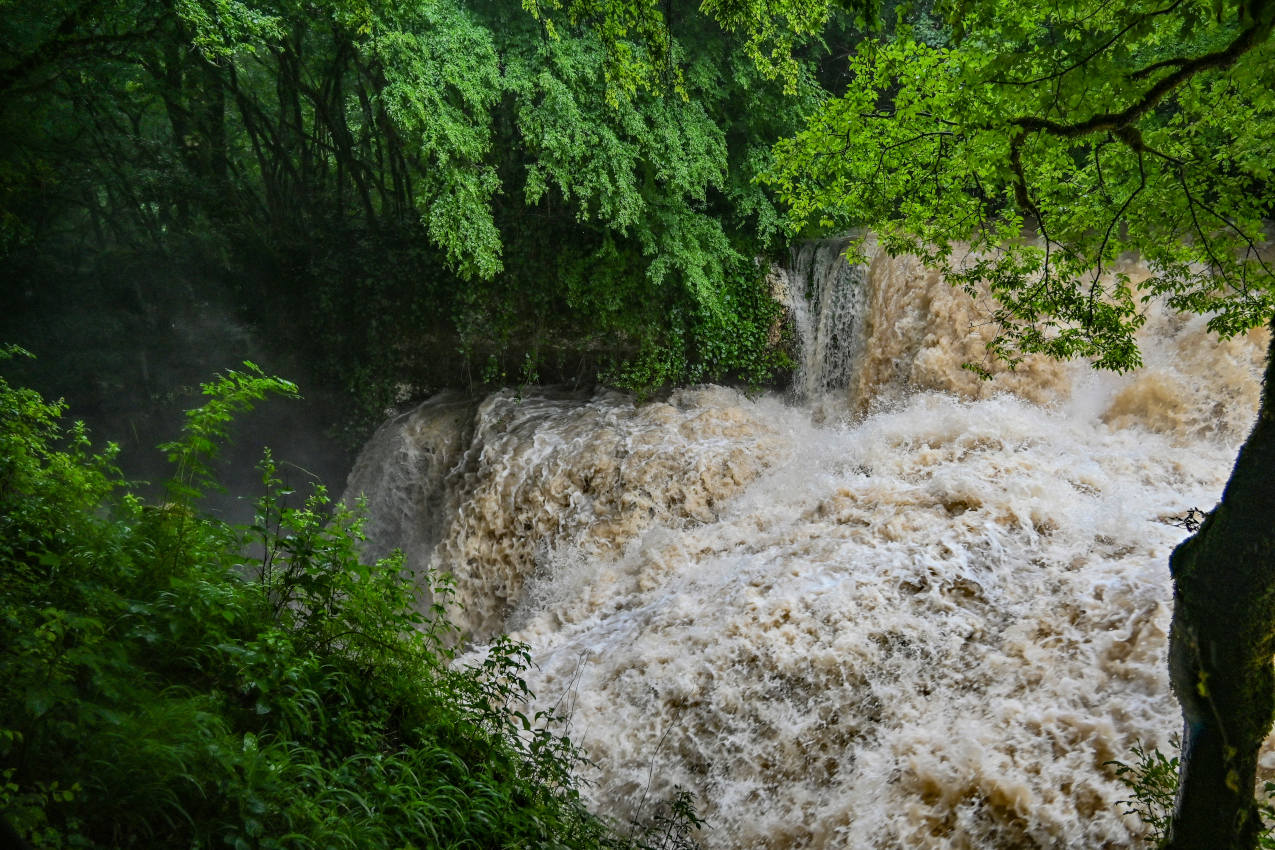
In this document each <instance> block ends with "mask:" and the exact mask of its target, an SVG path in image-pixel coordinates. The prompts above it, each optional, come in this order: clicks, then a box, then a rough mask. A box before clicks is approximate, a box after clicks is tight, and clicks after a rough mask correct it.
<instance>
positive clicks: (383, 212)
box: [0, 1, 847, 445]
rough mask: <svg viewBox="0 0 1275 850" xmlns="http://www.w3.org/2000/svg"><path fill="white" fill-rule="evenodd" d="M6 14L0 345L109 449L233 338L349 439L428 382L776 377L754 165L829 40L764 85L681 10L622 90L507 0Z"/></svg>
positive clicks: (764, 228)
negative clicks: (331, 401) (660, 47)
mask: <svg viewBox="0 0 1275 850" xmlns="http://www.w3.org/2000/svg"><path fill="white" fill-rule="evenodd" d="M2 13H3V16H4V19H3V22H2V26H3V30H4V32H5V35H6V38H5V42H6V48H5V50H6V57H5V59H4V61H3V82H2V83H0V85H2V86H3V92H4V94H3V104H2V107H0V108H2V110H3V114H2V115H0V122H3V133H2V134H0V135H3V143H2V144H3V150H0V161H3V175H4V177H3V184H2V186H3V211H4V213H3V214H4V219H3V221H4V225H3V226H4V231H3V233H4V236H3V239H4V241H3V247H2V248H0V250H2V251H3V254H2V262H3V264H4V276H5V277H6V278H7V279H8V280H10V281H12V282H13V285H11V286H7V287H6V288H5V292H4V298H5V304H4V311H3V312H4V317H5V318H4V321H5V326H4V332H3V335H4V336H5V338H6V339H9V340H10V341H12V342H16V343H19V344H22V345H24V346H25V347H27V348H28V349H30V350H31V351H33V352H34V353H35V354H36V355H37V357H38V359H37V360H36V361H35V363H34V364H33V367H32V368H34V369H37V370H41V373H40V375H41V377H40V378H39V380H40V381H41V385H42V386H45V387H49V388H50V389H51V391H54V392H56V393H60V394H65V395H66V396H67V397H68V398H70V399H72V400H73V401H72V403H73V404H74V405H76V410H77V412H82V415H90V416H92V418H94V419H95V421H104V422H107V423H109V424H110V426H111V427H110V429H109V430H110V432H111V436H112V437H113V438H116V439H125V438H126V436H127V435H128V433H129V429H128V428H125V427H120V423H118V422H117V421H116V420H119V419H121V418H122V419H128V418H129V417H132V418H133V419H136V417H137V416H138V413H139V410H141V409H143V408H147V407H149V406H150V404H151V402H152V400H154V399H157V398H160V397H162V396H164V395H165V394H169V393H172V392H173V391H174V390H175V388H177V387H181V386H187V387H190V386H194V384H195V383H197V381H198V380H200V379H201V378H203V377H204V376H206V375H207V374H208V373H209V372H210V371H211V370H213V369H216V368H220V367H222V366H224V365H227V360H228V358H232V359H229V361H228V362H229V364H230V365H233V364H234V363H237V362H238V360H239V359H242V357H240V358H238V359H233V358H234V355H235V353H237V352H240V351H242V350H243V349H244V347H245V346H246V345H248V346H250V347H251V349H252V351H251V352H250V353H252V354H255V355H256V356H257V357H258V358H259V359H260V360H261V361H262V362H263V363H264V364H265V365H267V366H268V367H271V368H275V371H280V372H286V373H287V374H289V375H292V376H294V377H296V378H298V379H299V380H302V381H303V382H304V383H306V385H307V392H308V393H309V394H322V395H323V396H324V397H325V398H327V397H335V398H339V399H340V401H339V403H338V407H337V409H339V410H340V411H341V413H340V414H339V415H338V416H337V417H336V418H338V419H339V422H336V423H333V425H334V428H336V427H344V428H347V429H351V430H348V431H347V432H346V434H345V436H346V437H348V438H349V442H350V443H351V444H352V445H353V444H354V443H355V442H356V441H357V439H358V438H360V437H362V436H364V435H365V434H366V429H367V428H368V427H369V426H370V425H373V424H375V422H376V421H378V420H379V418H380V416H381V415H382V412H383V410H384V409H385V408H386V406H387V405H389V404H392V403H393V402H394V401H395V400H396V399H399V398H401V397H403V396H404V395H421V394H423V393H426V392H428V391H431V390H434V389H437V388H439V387H442V386H465V387H474V386H484V385H488V386H490V385H500V384H504V383H510V382H512V383H518V382H522V383H536V382H555V381H568V382H572V383H576V384H584V385H588V384H590V383H592V382H594V381H597V380H602V381H605V382H607V383H610V384H613V385H617V386H621V387H626V388H630V389H634V390H637V391H639V392H648V391H651V390H653V389H657V388H659V387H661V386H664V385H667V384H670V383H684V382H694V381H700V380H726V379H730V380H738V381H743V382H750V383H753V384H755V385H756V384H762V383H765V382H767V381H770V380H772V379H773V378H774V377H775V375H776V374H777V373H778V372H779V371H780V370H782V369H783V368H784V366H785V365H786V363H787V359H786V357H785V355H784V352H783V348H782V346H776V345H774V344H773V343H774V341H775V340H774V335H775V333H776V332H777V326H778V309H777V307H776V305H775V304H774V303H773V301H772V299H771V297H770V293H769V291H768V289H767V287H766V285H765V283H764V272H765V268H764V261H763V262H759V258H765V257H767V256H771V255H773V254H774V252H777V251H781V250H782V249H783V247H784V245H785V241H784V239H783V238H782V234H781V232H780V224H781V221H780V212H779V211H778V210H777V208H776V206H775V202H774V199H773V197H772V195H771V193H770V192H769V191H768V190H767V189H766V188H765V187H764V186H762V185H759V184H758V182H757V177H758V175H759V173H760V172H761V171H762V170H764V169H765V168H766V167H767V165H768V164H769V163H770V161H771V154H770V147H771V145H772V144H774V142H776V141H777V140H778V139H780V138H782V137H784V136H786V135H790V134H791V133H793V132H795V130H796V129H797V127H798V126H799V124H800V120H801V116H802V115H803V114H804V113H805V112H806V111H808V110H809V109H810V108H812V107H813V105H814V104H815V103H816V102H817V101H818V99H819V98H820V97H821V96H822V93H823V91H824V89H823V88H822V87H821V80H823V78H824V77H828V78H829V79H828V80H824V82H827V83H830V81H831V79H833V78H835V77H836V76H837V75H838V74H839V73H840V72H841V69H840V68H839V67H838V64H839V63H838V62H834V61H832V55H833V54H832V50H833V48H832V47H830V46H824V45H819V44H816V45H812V46H811V47H808V48H804V49H803V50H802V53H803V58H802V59H801V60H800V63H799V66H798V72H797V73H796V74H795V76H794V77H793V78H792V81H791V83H790V84H789V85H787V89H788V90H785V83H784V82H783V81H781V80H775V79H771V78H770V77H768V76H767V75H766V74H765V73H763V72H762V71H761V70H759V69H758V68H757V67H756V65H755V63H753V62H752V61H751V60H750V59H749V58H748V56H747V55H745V53H744V51H743V50H742V49H741V48H740V46H739V40H738V39H732V37H731V36H730V35H729V34H726V33H724V32H723V31H722V30H721V29H720V28H719V27H718V25H717V24H716V23H714V22H712V21H710V20H706V19H705V18H704V17H703V16H701V15H699V14H694V13H691V12H690V11H689V10H688V13H687V14H685V15H680V16H674V15H670V17H669V21H668V28H669V37H668V38H667V40H666V42H665V43H664V50H665V51H666V52H665V54H663V55H661V56H660V57H658V62H657V63H654V64H658V65H659V66H660V67H659V69H658V73H657V72H652V74H651V75H648V77H649V78H648V79H643V80H642V81H641V83H640V84H639V83H638V82H637V81H634V80H632V79H629V77H625V76H622V75H617V74H615V73H609V71H608V69H613V68H615V67H617V65H616V63H615V61H614V58H613V52H612V51H610V50H609V49H608V45H607V43H606V41H605V39H604V37H603V36H602V35H600V34H599V33H598V32H596V31H595V30H593V29H591V28H589V27H588V26H585V25H584V24H580V25H577V26H573V27H560V28H558V29H556V30H554V34H553V35H552V36H551V35H549V34H548V32H547V31H546V28H545V26H543V25H542V23H541V22H539V21H537V20H536V19H535V18H534V17H532V16H531V15H529V14H528V13H527V12H525V11H524V10H523V9H522V8H521V6H520V5H519V4H517V3H513V2H493V3H485V2H484V3H383V4H382V3H373V4H367V3H346V2H331V3H328V2H324V3H308V4H299V5H298V4H290V3H278V4H270V3H265V4H240V3H222V2H217V3H184V2H183V3H177V4H172V3H163V2H160V3H142V4H136V3H96V2H78V1H77V2H66V3H60V4H59V3H55V4H34V3H14V4H6V6H5V8H4V9H3V12H2ZM846 41H847V36H845V35H844V34H843V35H842V36H841V37H839V38H837V39H834V42H830V44H832V43H837V44H838V48H837V49H840V50H842V52H843V53H844V43H845V42H846ZM652 61H653V62H654V60H652ZM821 61H822V62H824V63H826V65H827V67H826V69H825V68H822V67H821V65H820V62H821ZM630 76H631V75H630ZM63 305H70V306H72V307H73V309H70V310H63V309H59V308H60V307H61V306H63ZM245 337H249V338H250V339H251V342H249V343H245ZM325 409H332V408H325ZM94 414H98V415H96V416H94Z"/></svg>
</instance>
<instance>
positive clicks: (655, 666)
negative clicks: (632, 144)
mask: <svg viewBox="0 0 1275 850" xmlns="http://www.w3.org/2000/svg"><path fill="white" fill-rule="evenodd" d="M841 248H842V245H841V244H840V243H835V242H824V243H815V244H811V245H808V246H806V247H805V248H803V249H802V250H801V251H800V252H799V253H798V254H797V255H796V256H794V258H793V262H792V264H791V267H790V268H788V269H786V270H783V271H777V272H776V275H775V280H774V283H775V286H776V289H777V290H779V291H781V292H784V293H786V295H785V297H786V298H788V299H789V303H790V305H791V308H792V309H791V315H792V320H793V322H794V323H795V325H796V327H797V329H798V331H799V332H800V336H801V338H802V344H803V352H804V356H803V363H802V366H801V369H800V371H799V374H798V376H797V379H796V381H795V382H794V383H795V385H796V390H795V397H793V398H780V397H774V396H765V397H761V398H750V397H748V396H746V395H744V394H743V393H740V392H737V391H735V390H732V389H726V388H722V387H702V388H697V389H689V390H681V391H678V392H676V393H674V394H673V395H672V396H671V397H669V398H668V399H666V400H663V401H655V402H650V403H646V404H635V403H634V401H633V400H632V399H631V398H629V397H627V396H624V395H620V394H616V393H600V394H597V395H594V396H591V397H581V396H579V395H573V394H568V393H554V392H550V391H534V392H524V393H523V394H522V395H521V397H520V396H518V395H517V394H515V393H513V392H511V391H504V392H500V393H497V394H495V395H492V396H490V397H488V398H487V399H485V400H483V401H481V403H478V402H469V401H466V400H464V399H461V398H459V397H452V396H441V397H437V398H434V399H431V400H430V401H427V402H425V403H424V404H422V405H421V406H420V407H418V408H416V409H415V410H413V411H411V412H409V413H406V414H403V415H402V416H399V417H397V418H395V419H394V420H392V421H390V422H388V423H386V424H385V425H384V426H383V427H382V428H381V430H380V431H379V432H378V433H377V434H376V436H375V437H374V438H373V440H372V441H371V442H370V443H369V445H368V446H367V448H366V449H365V450H364V453H363V455H362V457H361V458H360V461H359V463H358V465H357V466H356V468H355V470H354V472H353V473H352V475H351V480H350V492H351V493H355V492H364V493H366V494H367V496H368V499H369V509H370V523H369V527H368V528H369V532H370V534H371V535H372V538H373V544H374V545H375V546H377V547H379V548H380V549H382V550H384V549H388V548H391V547H393V546H401V547H403V548H404V549H405V551H406V552H407V555H408V558H409V561H410V562H411V563H412V564H413V565H415V566H418V567H419V566H424V565H427V564H432V565H433V566H434V567H436V568H438V569H441V570H445V571H449V572H451V573H453V574H454V575H455V577H456V582H457V589H458V596H459V600H460V601H461V602H463V604H464V608H463V610H460V611H458V612H457V613H456V619H457V620H458V622H459V623H460V624H461V625H462V626H463V627H464V628H465V629H466V630H467V631H468V632H469V633H470V634H471V635H472V636H473V637H474V639H475V640H476V641H478V642H479V643H481V641H483V640H484V639H485V638H487V637H489V636H490V635H492V634H495V633H498V632H502V631H507V632H510V633H511V634H512V635H513V637H515V638H517V639H519V640H522V641H525V642H527V643H529V644H530V645H531V646H532V648H533V651H534V655H535V660H536V663H537V664H538V669H536V670H533V671H532V673H531V676H530V684H531V686H532V688H533V689H534V690H535V692H536V693H537V694H538V696H539V703H540V705H539V706H537V707H544V708H547V707H551V706H559V707H560V708H561V707H566V708H568V709H569V710H570V714H571V734H572V737H573V739H575V740H576V741H577V742H578V743H580V744H582V745H583V746H584V748H585V749H586V750H587V751H588V753H589V755H590V757H591V758H592V760H593V762H594V767H592V768H590V769H589V770H588V778H589V779H590V780H592V781H593V783H594V784H593V786H592V787H591V788H590V789H589V790H588V792H587V793H588V794H589V796H590V798H591V800H592V802H593V803H594V804H595V805H596V807H598V808H599V809H600V810H603V811H606V812H608V813H610V814H612V815H616V816H621V817H623V816H624V815H625V814H626V813H627V812H628V811H629V807H630V806H632V805H633V804H634V803H635V802H636V801H637V800H639V799H641V798H642V797H643V794H644V789H646V788H647V785H648V783H650V785H651V788H650V792H649V795H648V797H650V796H659V795H660V794H662V793H665V792H667V790H668V788H669V787H671V786H672V785H673V784H674V783H676V784H679V785H682V786H684V787H687V788H689V789H691V790H692V791H694V792H695V793H696V794H697V795H698V797H699V801H700V809H701V813H702V814H703V815H704V816H705V817H706V818H707V820H708V821H709V823H710V824H711V829H709V830H707V831H706V832H705V834H704V835H703V838H702V840H703V841H704V843H705V844H706V845H707V846H708V847H710V848H797V847H812V848H855V849H856V850H857V848H896V847H907V848H1025V847H1051V848H1052V847H1060V848H1061V847H1066V848H1077V850H1080V848H1084V850H1091V848H1100V847H1125V846H1128V845H1129V844H1130V843H1131V841H1132V840H1133V835H1135V834H1136V833H1137V831H1138V829H1139V825H1138V821H1137V820H1136V818H1133V817H1130V816H1124V815H1122V814H1121V810H1120V807H1119V806H1118V805H1117V801H1119V800H1120V799H1122V798H1123V797H1125V796H1127V795H1126V793H1125V791H1124V789H1123V788H1122V787H1121V786H1119V785H1118V784H1117V783H1115V781H1114V780H1113V778H1112V772H1111V769H1110V768H1109V767H1105V766H1104V763H1105V762H1107V761H1108V760H1110V759H1113V758H1124V759H1126V760H1127V759H1128V758H1129V749H1130V747H1131V745H1133V744H1134V743H1136V742H1138V741H1142V742H1144V743H1145V744H1147V745H1149V746H1155V745H1158V746H1161V747H1167V744H1168V741H1169V739H1170V737H1171V736H1172V735H1173V733H1174V732H1176V731H1177V729H1178V727H1179V724H1180V717H1179V715H1178V711H1177V706H1176V703H1175V702H1174V700H1173V697H1172V695H1171V693H1170V691H1169V687H1168V678H1167V673H1166V668H1165V651H1166V642H1167V632H1168V625H1169V615H1170V604H1171V594H1170V584H1169V576H1168V567H1167V558H1168V555H1169V552H1170V551H1171V550H1172V548H1173V546H1174V545H1175V544H1176V543H1177V542H1178V541H1179V540H1181V539H1182V538H1183V536H1184V535H1185V534H1186V532H1185V531H1184V530H1183V529H1182V528H1180V527H1177V526H1175V525H1174V524H1173V518H1175V517H1177V516H1180V515H1182V514H1184V513H1186V511H1187V509H1189V508H1191V507H1193V506H1199V507H1202V508H1205V509H1208V508H1210V507H1212V505H1213V504H1214V502H1215V501H1216V500H1217V498H1218V496H1219V495H1220V493H1221V489H1222V487H1223V485H1224V483H1225V480H1226V476H1227V474H1228V473H1229V471H1230V466H1231V463H1232V461H1233V459H1234V455H1235V451H1236V449H1237V447H1238V445H1239V443H1240V441H1241V440H1242V439H1243V437H1244V436H1245V434H1246V432H1247V430H1248V428H1249V426H1250V424H1251V422H1252V419H1253V416H1254V414H1255V411H1256V409H1257V400H1258V390H1259V383H1258V380H1259V374H1260V373H1259V366H1260V360H1261V357H1262V354H1263V351H1264V338H1263V336H1262V334H1264V332H1260V333H1254V334H1253V335H1251V336H1250V337H1249V338H1241V339H1237V340H1232V341H1230V342H1227V343H1217V342H1215V341H1213V340H1212V339H1211V338H1210V337H1209V336H1208V335H1207V333H1206V331H1205V329H1204V325H1203V321H1202V320H1200V319H1198V318H1181V317H1175V316H1172V315H1167V314H1160V313H1158V312H1155V311H1154V310H1153V312H1152V315H1151V316H1150V320H1149V322H1148V324H1147V326H1146V328H1145V329H1144V332H1143V336H1142V343H1143V348H1144V356H1145V359H1146V361H1147V365H1146V366H1145V368H1143V369H1141V370H1139V371H1138V372H1135V373H1133V374H1130V375H1126V376H1113V375H1104V374H1097V373H1094V372H1092V371H1091V370H1089V369H1087V368H1086V367H1085V366H1083V365H1074V364H1073V365H1065V364H1058V363H1054V362H1049V361H1036V360H1029V361H1028V362H1026V363H1024V364H1023V365H1022V366H1020V367H1019V369H1018V370H1017V371H1015V372H1013V373H1010V374H1002V375H1001V376H1000V377H998V378H997V380H996V381H994V382H990V383H988V382H982V381H980V380H978V379H977V378H976V377H975V376H974V375H973V374H971V373H970V372H968V371H965V370H962V369H961V368H960V364H961V363H962V362H966V361H980V360H981V358H982V344H983V337H982V336H980V332H979V331H978V329H977V326H978V321H979V314H978V313H977V311H976V309H975V307H974V305H973V303H972V301H971V299H969V298H968V296H966V295H964V294H963V293H961V292H959V291H957V290H953V289H952V288H950V287H949V286H947V285H946V284H945V283H944V282H943V281H942V280H940V279H939V277H938V276H937V275H936V274H933V273H930V272H926V271H925V270H923V269H920V268H919V267H918V266H917V265H916V263H915V262H914V261H911V260H909V259H907V258H901V259H891V258H888V257H885V256H874V257H872V259H871V261H870V262H869V263H868V264H867V265H865V266H861V267H855V268H851V267H850V266H848V265H847V264H846V263H845V262H844V260H843V259H841V258H840V253H839V252H840V250H841ZM1126 271H1128V272H1129V273H1130V274H1131V275H1133V276H1134V277H1135V279H1136V277H1137V275H1138V274H1140V273H1141V274H1145V271H1144V270H1139V269H1138V268H1136V267H1130V268H1128V269H1126ZM971 328H974V330H971ZM1271 758H1272V757H1271V756H1270V755H1268V756H1267V757H1266V759H1271ZM1264 765H1266V767H1268V768H1269V767H1271V766H1275V759H1272V760H1271V762H1270V764H1267V763H1266V761H1264Z"/></svg>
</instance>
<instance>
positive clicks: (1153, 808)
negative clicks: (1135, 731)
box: [1107, 741, 1275, 850]
mask: <svg viewBox="0 0 1275 850" xmlns="http://www.w3.org/2000/svg"><path fill="white" fill-rule="evenodd" d="M1180 746H1181V744H1180V742H1178V741H1174V742H1173V747H1174V749H1178V748H1179V747H1180ZM1132 752H1133V757H1134V762H1133V763H1132V764H1126V763H1125V762H1122V761H1109V762H1107V765H1108V766H1110V767H1112V768H1113V769H1114V770H1115V774H1116V779H1117V780H1119V782H1120V783H1121V784H1122V785H1124V786H1125V787H1126V788H1128V789H1129V792H1130V793H1131V794H1133V797H1131V798H1130V799H1127V800H1124V801H1123V802H1122V805H1123V806H1124V809H1125V812H1126V813H1128V814H1134V815H1137V816H1138V818H1139V820H1141V821H1142V822H1143V823H1144V824H1146V825H1147V828H1148V835H1147V838H1148V840H1149V841H1150V843H1151V844H1152V846H1156V847H1158V846H1159V845H1160V844H1161V843H1162V842H1163V841H1164V839H1165V838H1166V837H1167V835H1168V830H1169V821H1170V820H1171V819H1172V816H1173V806H1174V800H1175V798H1176V797H1177V794H1178V771H1179V769H1180V767H1181V759H1179V757H1178V756H1176V755H1165V754H1164V753H1163V752H1161V751H1160V750H1159V749H1153V750H1150V751H1148V750H1147V749H1146V748H1145V747H1143V746H1142V745H1141V744H1135V745H1134V747H1133V751H1132ZM1262 786H1263V791H1264V794H1265V802H1263V803H1262V804H1261V805H1260V806H1259V807H1258V811H1259V812H1260V814H1261V817H1262V823H1263V824H1264V826H1263V828H1262V830H1261V833H1260V834H1259V836H1258V839H1257V841H1258V846H1259V847H1262V848H1264V850H1270V848H1275V782H1264V783H1262Z"/></svg>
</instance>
